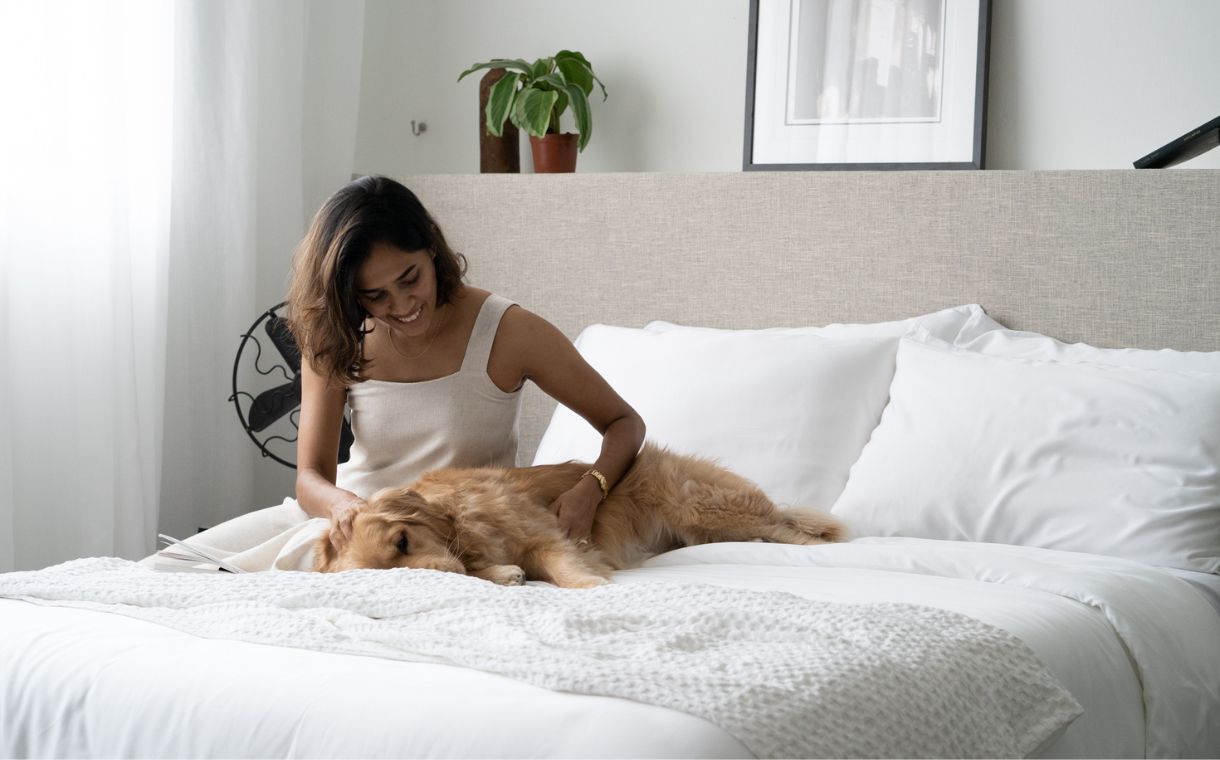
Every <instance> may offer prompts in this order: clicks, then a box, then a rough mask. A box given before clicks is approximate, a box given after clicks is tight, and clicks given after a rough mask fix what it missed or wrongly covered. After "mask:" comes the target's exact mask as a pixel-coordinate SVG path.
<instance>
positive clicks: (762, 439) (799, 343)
mask: <svg viewBox="0 0 1220 760" xmlns="http://www.w3.org/2000/svg"><path fill="white" fill-rule="evenodd" d="M988 322H990V324H991V325H994V327H995V328H999V325H998V324H996V323H994V322H991V321H990V319H989V318H987V317H986V315H985V314H984V313H983V310H982V308H981V307H979V306H977V305H968V306H959V307H955V308H951V309H945V310H942V311H939V312H936V313H933V314H928V315H924V316H922V317H913V318H911V319H905V320H899V321H895V322H885V323H879V324H866V325H828V326H825V327H806V328H774V329H767V330H718V329H712V328H701V327H684V326H679V325H673V324H669V323H662V322H654V323H652V324H650V325H648V327H646V328H644V329H642V330H640V329H630V328H623V327H611V326H607V325H592V326H590V327H588V328H586V329H585V330H584V332H582V333H581V334H580V336H579V337H578V338H577V340H576V346H577V348H578V349H579V351H580V352H581V354H582V355H583V356H584V357H585V359H586V360H588V362H589V363H590V364H591V365H592V366H593V367H594V368H595V369H597V370H598V372H600V373H601V374H602V376H603V377H605V378H606V380H607V381H608V382H609V383H610V385H611V386H612V387H613V388H614V389H615V390H616V391H618V393H619V394H620V395H621V396H622V397H623V398H624V399H626V401H627V402H628V403H630V404H631V405H632V406H633V407H634V408H635V409H636V411H638V412H639V413H640V415H641V416H642V417H643V418H644V421H645V423H646V424H647V426H648V438H649V440H651V441H653V442H656V443H658V444H661V445H665V446H668V447H670V448H671V449H673V450H674V451H678V452H680V453H685V454H694V455H699V456H705V457H710V458H713V459H716V460H717V461H718V462H720V464H722V465H724V466H726V467H728V468H730V469H732V470H734V471H735V472H737V473H739V474H741V475H743V476H745V477H747V478H750V479H751V480H753V481H754V482H756V483H758V484H759V486H760V487H761V488H762V489H763V490H764V491H766V493H767V494H768V495H769V496H770V497H771V499H772V500H774V501H776V502H777V503H780V504H791V505H802V506H814V507H821V508H826V509H829V508H830V506H831V505H832V504H833V503H834V502H835V500H836V499H837V498H838V496H839V494H840V493H841V492H842V490H843V487H844V485H845V483H846V482H847V474H848V471H849V469H850V468H851V465H852V463H853V462H855V461H856V459H857V458H858V457H859V455H860V452H861V450H862V449H863V448H864V445H865V443H866V442H867V441H868V438H869V435H870V434H871V433H872V431H873V429H874V428H875V427H876V426H877V423H878V421H879V420H880V418H881V412H882V410H883V409H884V408H885V405H886V401H887V399H888V397H889V386H890V381H891V380H892V379H893V374H894V357H895V354H896V352H897V349H898V338H899V337H900V336H901V335H903V334H904V333H906V332H907V331H909V330H910V329H912V328H914V327H922V328H923V329H926V330H928V331H929V334H934V335H939V336H942V337H944V338H946V339H948V340H955V339H956V338H957V335H958V332H959V331H960V330H961V329H962V328H963V327H965V326H966V325H967V324H971V325H973V326H974V329H975V330H978V331H982V329H983V328H982V327H981V325H985V324H987V323H988ZM600 448H601V437H600V436H599V435H598V433H597V432H596V431H595V430H593V428H592V427H591V426H590V425H589V424H588V423H587V422H586V421H585V420H583V419H582V418H580V417H579V416H577V415H576V414H574V413H573V412H571V411H570V410H569V409H567V408H566V407H563V406H559V407H557V408H556V410H555V414H554V416H553V417H552V419H551V423H550V426H549V427H548V428H547V430H546V433H545V434H544V435H543V438H542V441H541V442H540V443H539V446H538V451H537V454H536V455H535V457H534V464H549V463H554V462H562V461H566V460H569V459H579V460H583V461H593V460H594V459H596V458H597V456H598V453H599V451H600Z"/></svg>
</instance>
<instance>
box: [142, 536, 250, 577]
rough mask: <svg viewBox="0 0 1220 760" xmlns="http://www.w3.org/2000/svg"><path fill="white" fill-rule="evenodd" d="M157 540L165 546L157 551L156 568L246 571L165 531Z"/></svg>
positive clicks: (195, 570) (183, 570)
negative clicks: (166, 533) (168, 534)
mask: <svg viewBox="0 0 1220 760" xmlns="http://www.w3.org/2000/svg"><path fill="white" fill-rule="evenodd" d="M157 540H158V541H159V542H160V543H161V546H162V547H164V548H162V549H161V551H159V552H157V559H156V562H155V564H154V567H155V569H157V570H165V571H168V572H217V571H219V572H224V573H244V572H246V571H245V570H242V569H241V568H240V567H237V566H236V565H231V564H229V563H228V562H226V561H225V560H224V559H222V558H221V557H219V556H217V555H216V554H214V553H212V552H211V551H208V550H206V549H202V548H200V547H198V546H193V545H191V544H188V543H186V542H185V541H179V540H178V539H176V538H174V537H173V536H167V535H165V534H164V533H158V534H157Z"/></svg>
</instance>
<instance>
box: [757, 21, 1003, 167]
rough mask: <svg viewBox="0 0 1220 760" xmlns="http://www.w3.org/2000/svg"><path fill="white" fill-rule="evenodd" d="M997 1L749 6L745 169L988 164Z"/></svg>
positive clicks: (975, 165) (971, 165)
mask: <svg viewBox="0 0 1220 760" xmlns="http://www.w3.org/2000/svg"><path fill="white" fill-rule="evenodd" d="M990 21H991V0H750V41H749V63H748V69H747V71H748V73H747V79H746V125H745V157H744V161H743V168H744V169H745V170H747V171H751V170H759V169H982V168H983V152H984V139H985V135H986V129H985V126H986V125H985V121H986V115H987V48H988V32H989V28H990Z"/></svg>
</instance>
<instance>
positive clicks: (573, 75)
mask: <svg viewBox="0 0 1220 760" xmlns="http://www.w3.org/2000/svg"><path fill="white" fill-rule="evenodd" d="M555 66H556V67H558V69H559V73H560V74H563V78H564V79H565V80H566V81H568V82H571V83H572V84H577V85H580V89H582V90H584V93H585V95H588V94H590V93H592V92H593V69H591V68H589V64H587V63H585V62H584V61H581V60H578V59H576V58H560V57H559V56H555Z"/></svg>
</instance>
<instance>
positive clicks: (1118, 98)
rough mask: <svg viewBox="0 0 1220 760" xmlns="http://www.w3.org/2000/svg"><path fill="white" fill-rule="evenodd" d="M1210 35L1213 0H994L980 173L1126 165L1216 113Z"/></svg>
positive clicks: (1216, 161)
mask: <svg viewBox="0 0 1220 760" xmlns="http://www.w3.org/2000/svg"><path fill="white" fill-rule="evenodd" d="M1218 33H1220V2H1216V0H996V2H995V5H994V11H993V15H992V25H991V43H992V48H991V51H992V53H991V78H990V88H991V95H992V97H991V103H990V108H989V111H990V113H989V116H988V130H987V131H988V141H987V166H988V168H993V169H1122V168H1131V162H1132V161H1134V160H1135V159H1137V158H1140V157H1141V156H1144V155H1145V154H1147V153H1151V152H1152V151H1153V150H1155V149H1156V148H1158V147H1160V146H1161V145H1163V144H1165V143H1167V142H1169V141H1170V140H1172V139H1174V138H1176V137H1178V136H1180V135H1182V134H1184V133H1186V132H1187V131H1189V130H1190V129H1192V128H1194V127H1197V126H1199V125H1200V124H1203V123H1204V122H1206V121H1208V120H1209V119H1214V118H1215V117H1216V116H1220V42H1218V41H1217V34H1218ZM1181 166H1182V168H1190V169H1216V168H1220V148H1217V149H1213V150H1212V151H1211V152H1210V153H1206V154H1204V155H1202V156H1199V157H1198V158H1195V159H1193V160H1191V161H1189V162H1187V163H1184V164H1181Z"/></svg>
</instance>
